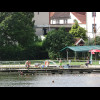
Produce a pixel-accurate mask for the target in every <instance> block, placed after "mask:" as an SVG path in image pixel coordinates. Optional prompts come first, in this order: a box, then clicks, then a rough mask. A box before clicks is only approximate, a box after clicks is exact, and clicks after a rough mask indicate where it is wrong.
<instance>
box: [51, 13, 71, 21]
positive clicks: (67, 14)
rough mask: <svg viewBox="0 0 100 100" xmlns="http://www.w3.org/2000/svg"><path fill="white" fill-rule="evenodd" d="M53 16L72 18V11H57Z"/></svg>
mask: <svg viewBox="0 0 100 100" xmlns="http://www.w3.org/2000/svg"><path fill="white" fill-rule="evenodd" d="M51 18H54V19H56V18H70V12H55V13H54V14H53V16H52V17H51Z"/></svg>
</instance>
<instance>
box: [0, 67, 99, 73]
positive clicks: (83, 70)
mask: <svg viewBox="0 0 100 100" xmlns="http://www.w3.org/2000/svg"><path fill="white" fill-rule="evenodd" d="M0 72H23V73H32V74H34V73H52V74H55V73H59V74H62V73H92V72H98V73H99V72H100V68H94V67H93V68H88V67H87V68H80V67H75V68H74V67H72V68H59V67H55V66H52V67H48V68H33V67H30V68H29V69H27V68H25V67H19V68H18V67H8V68H7V67H0Z"/></svg>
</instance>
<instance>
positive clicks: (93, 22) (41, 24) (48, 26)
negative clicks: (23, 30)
mask: <svg viewBox="0 0 100 100" xmlns="http://www.w3.org/2000/svg"><path fill="white" fill-rule="evenodd" d="M33 20H34V21H35V29H36V35H37V36H39V37H41V38H42V39H44V35H46V34H47V32H48V31H50V30H52V29H57V28H59V27H66V28H67V29H68V31H69V30H70V28H71V27H72V25H73V24H74V21H75V20H77V21H78V23H79V25H80V26H81V27H83V28H85V29H86V30H87V36H88V37H89V38H95V32H94V28H95V29H96V36H100V12H34V18H33Z"/></svg>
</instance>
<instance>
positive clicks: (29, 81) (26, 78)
mask: <svg viewBox="0 0 100 100" xmlns="http://www.w3.org/2000/svg"><path fill="white" fill-rule="evenodd" d="M53 80H54V83H53V82H52V81H53ZM0 87H100V73H91V74H50V73H45V74H34V75H32V74H31V75H19V74H18V73H17V74H16V73H0Z"/></svg>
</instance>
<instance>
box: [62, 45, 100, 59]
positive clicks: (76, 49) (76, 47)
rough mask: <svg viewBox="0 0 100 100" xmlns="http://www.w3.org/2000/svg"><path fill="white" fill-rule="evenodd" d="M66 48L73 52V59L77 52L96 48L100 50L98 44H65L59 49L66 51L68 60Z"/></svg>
mask: <svg viewBox="0 0 100 100" xmlns="http://www.w3.org/2000/svg"><path fill="white" fill-rule="evenodd" d="M68 49H69V50H72V51H74V52H75V59H76V53H77V52H90V50H98V51H100V45H91V46H66V47H65V48H63V49H61V50H60V51H61V52H62V51H63V50H66V52H67V60H68ZM91 58H92V53H91Z"/></svg>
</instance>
